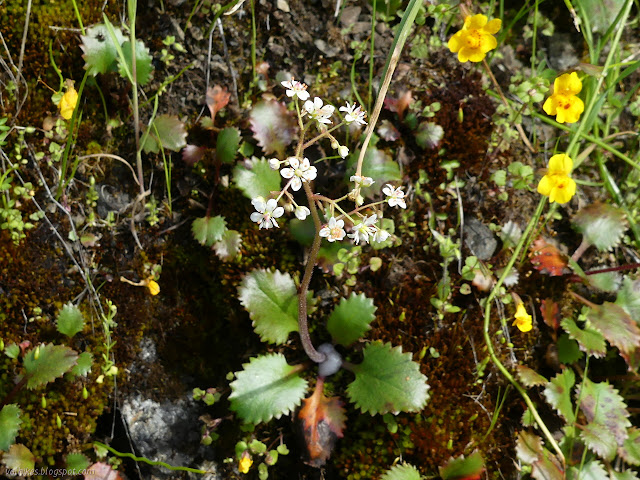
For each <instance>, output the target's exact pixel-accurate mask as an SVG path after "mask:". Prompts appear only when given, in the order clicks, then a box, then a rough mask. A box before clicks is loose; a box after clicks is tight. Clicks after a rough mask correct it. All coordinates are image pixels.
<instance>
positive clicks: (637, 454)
mask: <svg viewBox="0 0 640 480" xmlns="http://www.w3.org/2000/svg"><path fill="white" fill-rule="evenodd" d="M627 433H628V434H629V437H627V439H626V440H625V441H624V442H623V443H622V446H621V447H620V448H619V449H618V454H619V455H620V456H621V457H622V458H623V459H624V461H625V462H627V463H628V464H629V465H635V466H636V467H637V466H638V465H640V429H638V428H637V427H631V428H630V429H629V430H628V432H627Z"/></svg>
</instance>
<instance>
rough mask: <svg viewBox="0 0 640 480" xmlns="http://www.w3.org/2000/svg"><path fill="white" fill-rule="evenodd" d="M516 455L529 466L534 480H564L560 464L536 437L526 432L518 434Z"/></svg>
mask: <svg viewBox="0 0 640 480" xmlns="http://www.w3.org/2000/svg"><path fill="white" fill-rule="evenodd" d="M516 454H517V455H518V458H519V459H520V460H522V461H523V462H524V463H526V464H528V465H531V476H532V477H533V478H535V479H536V480H566V477H565V475H564V471H563V470H564V469H563V468H562V464H561V463H560V461H558V459H557V458H556V457H555V456H554V455H553V454H552V453H551V452H549V450H547V449H546V448H544V446H543V444H542V439H541V438H540V437H538V436H537V435H533V434H531V433H529V432H526V431H522V432H520V433H518V440H517V442H516ZM576 478H577V477H576Z"/></svg>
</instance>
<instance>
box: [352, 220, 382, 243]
mask: <svg viewBox="0 0 640 480" xmlns="http://www.w3.org/2000/svg"><path fill="white" fill-rule="evenodd" d="M377 219H378V215H376V214H375V213H374V214H373V215H371V216H370V217H366V216H365V217H364V218H363V219H362V222H361V223H359V224H357V225H354V226H353V233H350V234H349V235H348V236H349V237H350V238H353V243H355V244H356V245H357V244H358V243H359V242H360V240H362V241H363V242H365V243H367V242H368V241H369V236H370V235H371V236H372V235H374V234H375V233H376V227H375V223H376V220H377Z"/></svg>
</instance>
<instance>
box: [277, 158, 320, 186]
mask: <svg viewBox="0 0 640 480" xmlns="http://www.w3.org/2000/svg"><path fill="white" fill-rule="evenodd" d="M287 161H288V162H289V165H291V166H290V167H287V168H283V169H282V170H280V175H282V176H283V177H284V178H291V177H293V180H291V188H292V189H293V191H294V192H297V191H298V190H300V187H302V182H310V181H311V180H314V179H315V178H316V176H317V175H318V169H317V168H316V167H313V166H311V164H310V163H309V159H308V158H305V159H303V160H302V162H300V160H299V159H297V158H296V157H289V158H288V159H287Z"/></svg>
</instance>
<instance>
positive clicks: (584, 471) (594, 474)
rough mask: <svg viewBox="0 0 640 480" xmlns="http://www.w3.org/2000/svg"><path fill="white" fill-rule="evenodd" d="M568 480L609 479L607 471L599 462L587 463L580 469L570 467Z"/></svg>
mask: <svg viewBox="0 0 640 480" xmlns="http://www.w3.org/2000/svg"><path fill="white" fill-rule="evenodd" d="M566 478H579V479H580V480H603V479H606V478H607V471H606V470H605V469H604V468H603V467H602V465H601V464H600V462H598V461H597V460H590V461H588V462H585V463H584V464H583V465H581V466H580V467H570V468H569V469H568V472H567V477H566Z"/></svg>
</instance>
